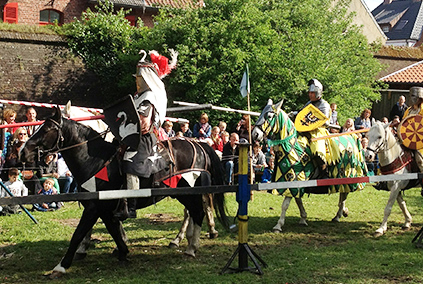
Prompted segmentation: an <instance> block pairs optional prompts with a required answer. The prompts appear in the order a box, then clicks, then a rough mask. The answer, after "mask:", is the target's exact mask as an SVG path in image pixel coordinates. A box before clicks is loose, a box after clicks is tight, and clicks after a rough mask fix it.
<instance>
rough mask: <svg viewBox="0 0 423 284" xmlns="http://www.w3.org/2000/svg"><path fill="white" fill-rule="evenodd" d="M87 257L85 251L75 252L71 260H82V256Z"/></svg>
mask: <svg viewBox="0 0 423 284" xmlns="http://www.w3.org/2000/svg"><path fill="white" fill-rule="evenodd" d="M86 257H87V253H86V252H84V253H75V256H74V257H73V260H75V261H78V260H83V259H84V258H86Z"/></svg>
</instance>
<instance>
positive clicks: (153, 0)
mask: <svg viewBox="0 0 423 284" xmlns="http://www.w3.org/2000/svg"><path fill="white" fill-rule="evenodd" d="M145 4H146V5H147V6H150V7H165V6H166V7H169V6H170V7H172V8H183V7H193V6H199V7H202V6H203V5H204V1H196V0H145Z"/></svg>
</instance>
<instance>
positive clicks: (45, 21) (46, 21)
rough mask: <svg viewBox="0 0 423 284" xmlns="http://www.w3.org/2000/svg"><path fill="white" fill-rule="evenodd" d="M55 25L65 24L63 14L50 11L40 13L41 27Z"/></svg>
mask: <svg viewBox="0 0 423 284" xmlns="http://www.w3.org/2000/svg"><path fill="white" fill-rule="evenodd" d="M55 23H57V24H59V25H61V24H63V16H62V13H60V12H58V11H55V10H49V9H47V10H42V11H40V25H53V24H55Z"/></svg>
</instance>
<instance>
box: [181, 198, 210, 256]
mask: <svg viewBox="0 0 423 284" xmlns="http://www.w3.org/2000/svg"><path fill="white" fill-rule="evenodd" d="M178 200H179V201H180V202H181V203H182V204H183V205H185V206H186V208H187V209H188V212H189V215H190V218H189V219H190V222H189V225H188V229H187V240H188V246H187V249H186V250H185V254H186V255H189V256H193V257H195V253H196V251H197V250H198V248H199V247H200V234H201V224H202V223H203V219H204V215H205V213H204V210H203V205H202V204H203V201H202V197H201V195H192V196H181V197H178Z"/></svg>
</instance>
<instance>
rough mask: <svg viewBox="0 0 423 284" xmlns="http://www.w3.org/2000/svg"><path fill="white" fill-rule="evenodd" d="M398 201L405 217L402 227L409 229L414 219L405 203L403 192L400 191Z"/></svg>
mask: <svg viewBox="0 0 423 284" xmlns="http://www.w3.org/2000/svg"><path fill="white" fill-rule="evenodd" d="M397 202H398V205H399V207H400V208H401V211H402V214H404V218H405V222H404V225H402V229H403V230H405V231H408V230H409V229H410V227H411V222H412V221H413V218H412V217H411V214H410V212H408V209H407V205H406V204H405V201H404V199H403V197H402V193H401V192H399V193H398V197H397Z"/></svg>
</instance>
